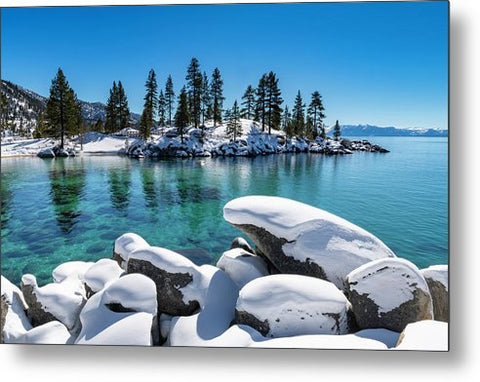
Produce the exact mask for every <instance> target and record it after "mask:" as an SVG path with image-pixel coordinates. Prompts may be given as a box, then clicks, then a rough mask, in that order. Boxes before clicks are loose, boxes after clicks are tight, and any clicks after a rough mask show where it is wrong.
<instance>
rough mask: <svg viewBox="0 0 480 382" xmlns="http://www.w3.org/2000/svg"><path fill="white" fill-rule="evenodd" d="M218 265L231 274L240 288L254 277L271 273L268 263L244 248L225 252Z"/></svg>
mask: <svg viewBox="0 0 480 382" xmlns="http://www.w3.org/2000/svg"><path fill="white" fill-rule="evenodd" d="M217 267H218V268H220V269H221V270H223V271H224V272H225V273H226V274H227V275H229V276H230V278H231V279H232V280H233V281H234V282H235V284H237V286H238V287H239V288H242V287H243V286H244V285H245V284H247V283H248V282H250V281H252V280H253V279H256V278H258V277H263V276H267V275H268V274H269V272H268V268H267V264H266V263H265V261H264V260H263V259H262V258H261V257H260V256H256V255H254V254H253V253H251V252H248V251H245V250H244V249H242V248H234V249H231V250H229V251H226V252H224V253H223V254H222V256H221V257H220V259H218V262H217Z"/></svg>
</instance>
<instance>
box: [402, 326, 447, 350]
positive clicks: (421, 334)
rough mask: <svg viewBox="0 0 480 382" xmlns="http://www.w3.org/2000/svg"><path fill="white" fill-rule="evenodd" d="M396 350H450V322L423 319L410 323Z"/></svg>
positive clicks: (403, 332)
mask: <svg viewBox="0 0 480 382" xmlns="http://www.w3.org/2000/svg"><path fill="white" fill-rule="evenodd" d="M395 350H424V351H448V324H447V323H446V322H440V321H433V320H423V321H419V322H414V323H410V324H408V325H407V326H406V327H405V329H404V330H403V331H402V333H401V334H400V337H399V338H398V342H397V346H396V347H395Z"/></svg>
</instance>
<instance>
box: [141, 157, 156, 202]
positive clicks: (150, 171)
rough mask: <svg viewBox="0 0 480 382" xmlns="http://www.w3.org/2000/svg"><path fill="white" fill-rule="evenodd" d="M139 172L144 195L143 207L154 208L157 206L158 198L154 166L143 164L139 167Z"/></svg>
mask: <svg viewBox="0 0 480 382" xmlns="http://www.w3.org/2000/svg"><path fill="white" fill-rule="evenodd" d="M140 173H141V177H142V187H143V194H144V197H145V207H147V208H153V209H156V208H157V207H158V200H157V192H156V190H155V168H154V167H151V166H148V167H147V166H144V167H142V168H141V170H140Z"/></svg>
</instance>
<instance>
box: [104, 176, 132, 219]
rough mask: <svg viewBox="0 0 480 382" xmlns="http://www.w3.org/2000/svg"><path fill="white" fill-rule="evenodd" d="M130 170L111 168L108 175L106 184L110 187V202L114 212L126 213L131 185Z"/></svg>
mask: <svg viewBox="0 0 480 382" xmlns="http://www.w3.org/2000/svg"><path fill="white" fill-rule="evenodd" d="M131 182H132V181H131V171H130V168H126V169H116V168H113V169H111V170H110V171H109V173H108V184H109V185H110V201H111V203H112V207H113V208H115V209H116V210H119V211H122V212H124V213H126V210H127V208H128V205H129V202H130V185H131Z"/></svg>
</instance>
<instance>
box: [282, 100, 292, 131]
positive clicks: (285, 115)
mask: <svg viewBox="0 0 480 382" xmlns="http://www.w3.org/2000/svg"><path fill="white" fill-rule="evenodd" d="M291 118H292V114H291V113H290V111H289V110H288V106H287V105H285V109H284V110H283V115H282V130H283V131H285V132H286V131H287V130H286V129H287V126H288V124H289V123H290V120H291Z"/></svg>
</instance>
